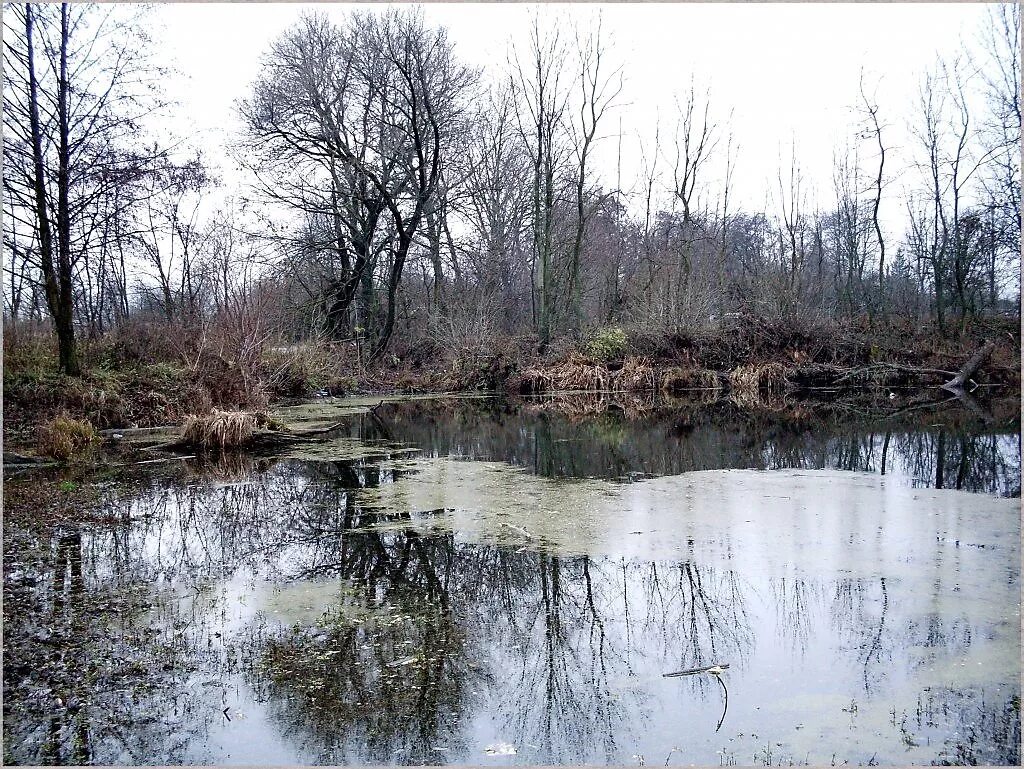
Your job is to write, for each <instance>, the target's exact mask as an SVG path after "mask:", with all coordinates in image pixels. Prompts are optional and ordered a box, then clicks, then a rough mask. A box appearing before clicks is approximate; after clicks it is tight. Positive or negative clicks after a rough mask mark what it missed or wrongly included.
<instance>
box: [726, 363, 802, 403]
mask: <svg viewBox="0 0 1024 769" xmlns="http://www.w3.org/2000/svg"><path fill="white" fill-rule="evenodd" d="M787 373H788V370H787V368H786V367H785V366H783V365H782V364H781V363H765V364H761V365H750V366H739V367H737V368H735V369H733V370H732V371H730V372H729V385H730V387H731V388H732V391H733V393H736V394H743V395H757V394H779V393H781V392H782V391H783V389H784V388H785V386H786V374H787Z"/></svg>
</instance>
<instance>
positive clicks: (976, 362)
mask: <svg viewBox="0 0 1024 769" xmlns="http://www.w3.org/2000/svg"><path fill="white" fill-rule="evenodd" d="M995 349H996V346H995V343H994V342H989V341H986V342H985V343H984V344H982V346H981V347H980V348H979V349H978V351H977V352H976V353H974V355H972V356H971V359H970V360H968V361H967V363H965V364H964V367H963V368H962V369H960V373H958V374H957V375H956V376H955V377H953V378H952V379H950V380H949V381H948V382H946V384H944V385H942V387H943V389H945V390H952V391H954V392H955V391H957V390H963V389H964V385H965V384H966V383H967V382H968V381H969V380H970V378H971V377H972V376H974V374H975V372H977V370H978V369H979V368H981V367H982V365H983V364H984V363H985V361H986V360H988V358H989V356H990V355H992V351H993V350H995Z"/></svg>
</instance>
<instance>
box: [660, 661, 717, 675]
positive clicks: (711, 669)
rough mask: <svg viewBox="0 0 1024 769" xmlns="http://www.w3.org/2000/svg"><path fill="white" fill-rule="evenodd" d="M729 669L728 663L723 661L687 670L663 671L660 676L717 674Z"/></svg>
mask: <svg viewBox="0 0 1024 769" xmlns="http://www.w3.org/2000/svg"><path fill="white" fill-rule="evenodd" d="M728 669H729V663H728V662H725V663H722V664H721V665H708V666H707V667H703V668H690V669H689V670H680V671H678V672H675V673H663V674H662V676H661V677H662V678H677V677H679V676H695V675H697V674H698V673H710V674H711V675H714V676H717V675H718V674H719V673H722V672H723V671H726V670H728Z"/></svg>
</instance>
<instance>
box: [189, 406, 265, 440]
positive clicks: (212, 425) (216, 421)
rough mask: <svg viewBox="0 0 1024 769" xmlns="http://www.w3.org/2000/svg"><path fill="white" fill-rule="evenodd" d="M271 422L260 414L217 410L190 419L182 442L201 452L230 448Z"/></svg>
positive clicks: (249, 437)
mask: <svg viewBox="0 0 1024 769" xmlns="http://www.w3.org/2000/svg"><path fill="white" fill-rule="evenodd" d="M269 422H270V420H269V418H268V417H267V415H266V414H264V413H262V412H256V413H251V412H248V411H218V410H216V409H215V410H214V411H212V412H211V413H209V414H204V415H202V416H196V415H193V416H189V417H187V418H186V419H185V424H184V425H183V427H182V431H181V438H182V441H183V442H184V443H186V444H188V445H189V446H195V447H197V448H202V449H214V448H216V449H229V448H237V447H239V446H243V445H245V444H246V443H247V442H248V441H249V440H250V439H251V438H252V437H253V435H255V434H256V433H257V431H259V430H260V429H261V428H263V427H265V426H267V425H268V424H269Z"/></svg>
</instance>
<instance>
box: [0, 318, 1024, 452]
mask: <svg viewBox="0 0 1024 769" xmlns="http://www.w3.org/2000/svg"><path fill="white" fill-rule="evenodd" d="M1019 329H1020V327H1019V323H1017V322H1016V321H1014V320H1005V321H990V322H989V323H988V324H986V325H984V326H977V327H974V328H971V329H968V330H967V331H966V333H964V334H962V335H957V336H955V337H943V336H940V335H938V334H936V333H935V332H934V331H933V330H929V329H921V328H910V327H896V326H891V327H887V328H884V329H878V328H873V329H872V328H861V329H850V328H841V327H828V328H823V327H810V326H808V327H799V326H795V325H794V324H793V323H788V324H783V323H773V322H770V321H767V320H765V319H761V318H756V317H749V316H740V317H736V318H729V319H725V320H723V321H721V322H719V323H718V324H717V325H709V326H708V327H706V328H703V329H700V330H698V331H695V332H693V333H691V334H654V333H646V332H630V331H629V330H626V329H620V328H614V327H613V328H605V329H600V330H597V331H594V332H591V333H589V334H587V335H585V336H581V337H580V338H579V339H577V340H568V339H566V340H561V341H560V342H559V343H558V344H556V345H553V346H552V347H551V348H550V349H549V350H548V351H547V352H546V353H545V354H543V355H540V354H537V352H536V346H535V340H533V339H530V338H527V337H523V338H500V339H491V340H481V344H479V345H477V346H475V347H474V349H473V352H472V354H468V353H466V352H465V351H460V350H446V349H442V348H439V347H438V346H436V344H433V343H431V342H430V341H429V340H419V341H415V342H408V343H406V344H404V345H398V346H396V350H395V353H394V354H392V355H389V356H387V357H386V358H385V359H384V360H382V361H381V362H380V363H378V364H376V365H374V366H372V367H362V366H359V365H358V364H357V363H356V362H355V361H354V360H353V358H354V356H353V355H352V354H351V351H350V350H349V349H348V348H347V347H346V346H345V345H344V344H330V343H326V342H318V343H315V344H312V343H311V344H305V345H292V346H272V345H270V344H266V343H265V344H262V345H260V346H258V347H256V348H253V349H248V350H246V351H244V352H239V351H238V349H237V348H232V347H231V345H226V344H221V345H220V346H219V347H217V348H212V347H209V346H204V347H200V348H199V349H189V348H184V349H177V350H176V349H173V347H172V346H170V345H168V344H167V342H166V339H153V338H148V339H146V338H143V339H140V338H139V336H138V334H135V335H128V334H122V335H120V336H117V335H113V336H110V337H107V338H104V339H102V340H100V341H98V342H93V343H90V344H87V345H84V346H83V360H84V361H85V367H84V369H85V370H84V373H83V375H82V376H81V377H67V376H64V375H61V374H58V373H56V369H57V359H56V348H55V344H54V341H53V339H52V338H51V337H50V336H49V335H46V334H38V333H37V334H33V335H22V336H20V337H19V336H15V337H14V338H11V337H10V336H8V337H7V338H5V345H4V347H5V357H4V438H5V440H6V442H7V444H8V445H10V446H15V447H18V446H27V445H31V444H33V442H35V441H36V439H37V438H38V436H39V433H40V426H41V425H43V423H45V422H48V421H51V420H54V419H75V420H82V421H85V422H88V423H89V425H91V426H92V427H93V428H95V429H97V430H103V429H110V428H132V427H153V426H162V425H168V424H177V423H179V422H181V421H183V420H184V419H185V418H186V417H187V416H188V415H191V414H205V413H208V412H209V411H210V410H211V409H214V408H217V409H229V410H231V409H244V410H254V409H262V408H265V407H266V406H267V405H269V404H271V403H275V402H281V401H283V400H285V399H289V398H305V397H310V396H312V395H314V394H316V393H318V392H320V393H323V392H327V393H329V394H331V395H350V394H378V393H379V394H384V393H422V392H462V391H473V390H491V391H497V392H507V393H509V394H513V395H539V394H545V393H550V392H558V391H567V390H569V391H589V392H599V391H618V392H649V391H657V392H661V393H663V394H665V395H672V394H678V393H686V392H690V391H693V390H697V391H701V392H703V393H705V394H706V397H707V398H709V399H710V400H714V399H715V398H720V397H723V396H726V395H727V396H729V397H730V398H731V399H732V400H733V402H736V403H739V404H743V403H744V402H745V401H746V402H749V403H754V402H758V403H762V404H763V403H770V402H771V401H772V399H773V398H779V397H781V396H783V395H785V394H787V393H793V392H799V391H801V390H806V389H808V388H829V389H830V391H832V392H835V393H837V394H840V395H843V396H851V397H860V398H864V397H867V398H869V399H875V400H877V399H878V398H880V397H882V398H884V397H886V396H887V395H888V394H889V393H888V392H887V390H888V389H890V388H901V389H902V390H904V391H905V390H914V389H926V388H931V387H934V386H936V385H938V384H941V383H942V382H943V381H945V379H947V378H948V377H947V376H946V374H944V373H943V372H955V371H956V370H958V369H959V367H960V366H961V365H963V363H964V361H965V360H966V359H967V358H968V357H969V356H970V355H971V353H972V352H973V351H974V350H976V349H977V348H978V346H979V345H980V344H981V342H982V340H985V339H988V340H992V341H995V342H996V348H995V352H994V353H993V354H992V357H991V358H990V359H989V360H988V362H987V363H986V365H985V366H984V368H983V369H982V370H981V371H979V373H978V374H977V375H976V376H975V377H974V379H975V380H976V381H977V382H978V383H979V384H982V385H987V386H989V387H986V388H985V390H984V391H985V392H987V391H989V390H998V391H999V392H1001V393H1003V394H1004V395H1005V393H1006V392H1014V391H1017V390H1019V386H1020V330H1019ZM161 342H162V343H161Z"/></svg>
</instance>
